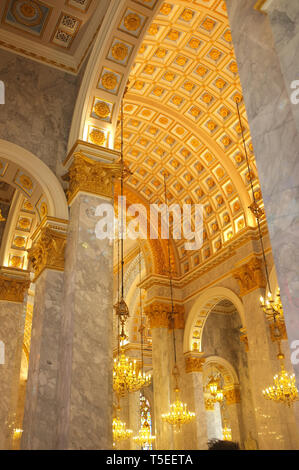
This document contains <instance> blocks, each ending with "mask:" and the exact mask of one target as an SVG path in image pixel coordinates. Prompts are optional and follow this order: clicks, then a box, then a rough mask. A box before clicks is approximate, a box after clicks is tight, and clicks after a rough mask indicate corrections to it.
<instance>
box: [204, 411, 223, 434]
mask: <svg viewBox="0 0 299 470" xmlns="http://www.w3.org/2000/svg"><path fill="white" fill-rule="evenodd" d="M206 420H207V437H208V440H212V439H220V440H222V438H223V436H222V420H221V411H220V406H219V403H214V409H213V410H206Z"/></svg>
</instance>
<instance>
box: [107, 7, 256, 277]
mask: <svg viewBox="0 0 299 470" xmlns="http://www.w3.org/2000/svg"><path fill="white" fill-rule="evenodd" d="M241 97H242V90H241V86H240V81H239V76H238V70H237V64H236V59H235V55H234V50H233V45H232V42H231V33H230V28H229V23H228V18H227V14H226V10H225V3H224V1H223V0H198V1H193V2H191V1H189V2H187V1H173V2H166V3H163V4H162V6H161V8H160V10H159V12H158V14H157V15H156V17H155V18H154V20H153V22H152V23H151V25H150V27H149V28H148V30H147V34H146V36H145V38H144V40H143V42H142V44H141V47H140V48H139V52H138V54H137V55H136V57H135V62H134V65H133V67H132V69H131V73H130V76H129V89H128V92H127V94H126V97H125V106H124V115H125V125H124V128H125V132H124V138H125V146H124V147H125V160H126V162H127V163H128V165H129V166H130V169H131V171H132V172H133V175H132V176H131V177H130V178H129V179H128V180H127V184H128V185H129V186H130V187H131V188H132V189H134V190H135V191H137V192H139V193H140V194H141V195H142V196H143V197H144V198H146V199H147V201H148V202H150V203H157V202H162V201H163V200H164V195H163V175H162V170H163V168H165V169H166V171H167V174H168V180H167V181H168V183H167V184H168V190H169V191H168V192H169V194H168V197H169V199H170V201H171V202H172V203H176V202H179V203H191V202H193V203H202V204H203V205H204V212H205V233H204V246H203V249H202V250H201V252H200V253H198V252H196V253H195V252H186V251H185V250H184V247H183V241H182V242H181V243H178V252H179V257H180V264H181V271H182V274H183V273H187V272H188V271H190V270H191V269H192V268H194V267H196V266H197V265H198V264H201V263H202V262H204V261H205V260H207V259H209V258H210V257H211V256H213V255H214V254H216V253H217V252H219V250H221V248H222V247H223V246H224V245H226V244H228V243H229V241H230V240H231V239H233V238H234V237H235V236H236V235H237V234H239V233H241V232H243V231H244V230H245V229H246V227H247V226H248V225H251V226H253V225H254V220H253V217H252V215H251V213H250V211H249V210H248V206H249V204H250V203H251V192H250V179H249V174H248V169H247V165H246V161H245V158H244V149H243V146H242V138H241V129H240V126H239V122H238V117H237V109H236V100H238V99H240V98H241ZM241 113H242V119H243V126H244V131H245V139H246V145H247V151H248V155H249V157H250V160H251V171H252V176H253V178H254V188H255V191H256V197H257V199H261V193H260V189H259V182H258V179H257V170H256V167H255V160H254V155H253V147H252V143H251V139H250V132H249V128H248V123H247V118H246V113H245V107H244V105H243V104H242V105H241ZM119 147H120V138H119V129H118V130H117V132H116V141H115V148H119Z"/></svg>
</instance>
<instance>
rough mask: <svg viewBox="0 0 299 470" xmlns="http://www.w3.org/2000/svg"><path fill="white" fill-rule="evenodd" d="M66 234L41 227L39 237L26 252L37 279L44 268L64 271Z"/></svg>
mask: <svg viewBox="0 0 299 470" xmlns="http://www.w3.org/2000/svg"><path fill="white" fill-rule="evenodd" d="M65 244H66V234H65V233H61V232H57V231H55V230H53V229H51V228H49V227H43V228H42V230H41V232H40V235H39V237H38V238H37V240H36V241H35V243H34V244H33V247H32V248H31V249H30V250H28V257H29V266H30V267H31V268H32V270H33V271H34V273H35V278H37V277H38V276H39V275H40V274H41V272H42V271H43V270H44V269H45V268H49V269H55V270H59V271H63V270H64V251H65Z"/></svg>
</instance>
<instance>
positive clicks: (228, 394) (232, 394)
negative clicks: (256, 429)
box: [224, 387, 241, 405]
mask: <svg viewBox="0 0 299 470" xmlns="http://www.w3.org/2000/svg"><path fill="white" fill-rule="evenodd" d="M224 396H225V398H226V404H227V405H234V404H236V403H240V401H241V395H240V389H239V387H233V388H230V389H227V390H224Z"/></svg>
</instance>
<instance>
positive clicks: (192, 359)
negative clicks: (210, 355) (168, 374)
mask: <svg viewBox="0 0 299 470" xmlns="http://www.w3.org/2000/svg"><path fill="white" fill-rule="evenodd" d="M204 362H205V358H204V357H199V356H195V355H190V356H186V357H185V371H186V373H187V374H189V373H190V372H202V366H203V364H204Z"/></svg>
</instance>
